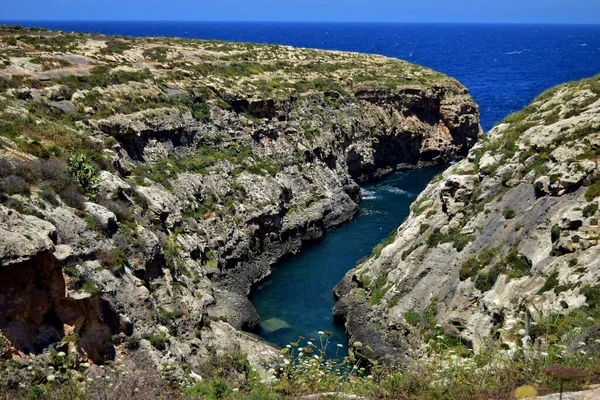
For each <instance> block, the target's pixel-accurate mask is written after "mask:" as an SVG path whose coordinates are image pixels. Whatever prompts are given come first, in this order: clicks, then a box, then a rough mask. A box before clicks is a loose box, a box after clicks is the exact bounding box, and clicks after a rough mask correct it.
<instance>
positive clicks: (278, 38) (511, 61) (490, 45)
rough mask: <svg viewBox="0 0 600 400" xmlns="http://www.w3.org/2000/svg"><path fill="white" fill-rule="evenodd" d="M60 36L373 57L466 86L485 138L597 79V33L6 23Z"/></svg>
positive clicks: (573, 28) (528, 28) (547, 28)
mask: <svg viewBox="0 0 600 400" xmlns="http://www.w3.org/2000/svg"><path fill="white" fill-rule="evenodd" d="M2 23H9V24H13V23H18V24H20V25H23V26H42V27H46V28H51V29H62V30H65V31H77V32H93V33H104V34H118V35H130V36H178V37H185V38H201V39H219V40H230V41H241V42H256V43H277V44H287V45H291V46H297V47H314V48H320V49H329V50H346V51H357V52H364V53H377V54H383V55H385V56H389V57H397V58H401V59H404V60H408V61H411V62H414V63H416V64H420V65H424V66H426V67H430V68H433V69H435V70H437V71H441V72H444V73H446V74H448V75H450V76H453V77H455V78H457V79H458V80H460V81H461V82H462V83H463V84H465V85H466V86H467V87H468V88H469V90H470V91H471V94H472V95H473V97H474V98H475V101H477V103H478V104H479V106H480V107H481V121H482V126H483V128H484V130H485V131H487V130H489V129H490V128H492V126H493V125H494V123H496V122H499V121H501V120H502V119H504V117H505V116H506V115H508V114H510V113H511V112H514V111H517V110H519V109H521V108H523V107H524V106H525V105H527V104H528V103H529V102H530V101H531V100H532V99H533V98H534V97H535V96H536V95H537V94H539V93H541V92H542V91H543V90H545V89H547V88H549V87H552V86H554V85H557V84H559V83H562V82H565V81H569V80H575V79H581V78H584V77H589V76H592V75H596V74H598V73H600V25H477V24H464V25H460V24H374V23H270V22H260V23H247V22H98V21H94V22H82V21H77V22H70V21H43V22H42V21H4V22H2Z"/></svg>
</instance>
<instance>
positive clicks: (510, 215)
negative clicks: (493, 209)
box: [502, 208, 516, 219]
mask: <svg viewBox="0 0 600 400" xmlns="http://www.w3.org/2000/svg"><path fill="white" fill-rule="evenodd" d="M515 215H516V213H515V210H513V209H510V208H507V209H506V210H504V211H502V216H503V217H504V219H513V218H514V217H515Z"/></svg>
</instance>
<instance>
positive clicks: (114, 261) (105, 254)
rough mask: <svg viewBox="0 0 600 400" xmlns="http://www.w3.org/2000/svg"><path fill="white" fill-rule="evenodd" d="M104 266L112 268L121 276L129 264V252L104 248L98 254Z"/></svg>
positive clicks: (112, 270)
mask: <svg viewBox="0 0 600 400" xmlns="http://www.w3.org/2000/svg"><path fill="white" fill-rule="evenodd" d="M98 260H99V261H100V264H101V265H102V267H103V268H105V269H108V270H110V271H111V272H112V273H113V274H114V275H115V276H121V275H122V274H123V272H124V271H125V267H127V266H129V260H128V259H127V254H125V252H124V251H123V250H121V249H111V250H103V251H101V252H100V254H98Z"/></svg>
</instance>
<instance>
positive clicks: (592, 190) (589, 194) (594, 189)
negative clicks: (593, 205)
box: [585, 182, 600, 201]
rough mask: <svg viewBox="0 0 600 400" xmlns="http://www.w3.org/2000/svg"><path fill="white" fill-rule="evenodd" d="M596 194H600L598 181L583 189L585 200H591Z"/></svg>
mask: <svg viewBox="0 0 600 400" xmlns="http://www.w3.org/2000/svg"><path fill="white" fill-rule="evenodd" d="M598 196H600V182H596V183H594V184H593V185H591V186H590V187H588V188H587V190H586V191H585V199H586V200H587V201H592V200H594V199H595V198H596V197H598Z"/></svg>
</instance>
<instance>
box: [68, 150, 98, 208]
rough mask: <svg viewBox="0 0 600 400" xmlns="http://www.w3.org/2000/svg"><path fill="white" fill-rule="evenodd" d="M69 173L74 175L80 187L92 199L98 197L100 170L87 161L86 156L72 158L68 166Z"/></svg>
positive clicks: (79, 154) (80, 154) (75, 155)
mask: <svg viewBox="0 0 600 400" xmlns="http://www.w3.org/2000/svg"><path fill="white" fill-rule="evenodd" d="M67 171H69V173H70V174H71V175H73V177H74V178H75V180H76V181H77V183H79V186H81V187H82V188H83V190H84V191H85V193H86V194H87V195H88V196H90V198H94V197H95V196H96V191H97V185H98V170H97V169H96V167H94V166H93V165H92V164H90V163H89V162H88V161H87V158H86V156H85V155H84V154H82V153H78V154H74V155H73V156H71V158H69V164H68V165H67Z"/></svg>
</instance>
